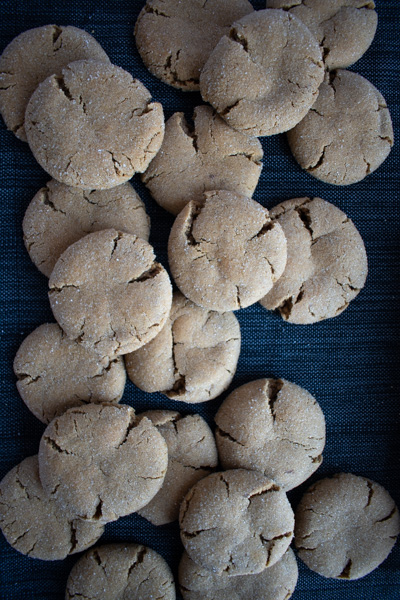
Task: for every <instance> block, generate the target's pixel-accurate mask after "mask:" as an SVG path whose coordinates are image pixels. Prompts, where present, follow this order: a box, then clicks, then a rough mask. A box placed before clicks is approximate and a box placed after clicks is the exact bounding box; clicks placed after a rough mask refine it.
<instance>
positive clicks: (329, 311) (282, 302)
mask: <svg viewBox="0 0 400 600" xmlns="http://www.w3.org/2000/svg"><path fill="white" fill-rule="evenodd" d="M270 214H271V217H272V221H273V222H277V223H279V224H280V225H281V226H282V229H283V231H284V233H285V235H286V238H287V263H286V268H285V271H284V273H283V275H282V277H281V278H280V279H279V281H277V282H276V284H275V285H274V287H273V289H272V290H271V291H270V292H269V293H268V294H267V295H266V296H264V298H263V299H262V300H261V301H260V303H261V304H262V306H264V307H265V308H267V309H268V310H277V311H278V312H279V313H280V314H281V316H282V317H283V318H284V319H285V320H286V321H289V323H300V324H305V323H316V322H317V321H322V320H323V319H329V318H330V317H335V316H336V315H339V314H340V313H341V312H343V311H344V310H345V308H347V306H348V305H349V303H350V302H351V301H352V300H353V299H354V298H355V297H356V296H357V294H358V293H359V291H360V290H361V289H362V288H363V287H364V284H365V280H366V277H367V272H368V262H367V255H366V252H365V246H364V242H363V240H362V238H361V236H360V234H359V233H358V231H357V229H356V228H355V226H354V224H353V222H352V221H351V220H350V219H349V218H348V217H347V216H346V215H345V214H344V212H342V211H341V210H339V209H338V208H337V207H336V206H333V204H330V203H329V202H326V201H325V200H322V199H321V198H293V199H292V200H286V201H285V202H281V204H278V205H277V206H275V207H274V208H272V209H271V211H270Z"/></svg>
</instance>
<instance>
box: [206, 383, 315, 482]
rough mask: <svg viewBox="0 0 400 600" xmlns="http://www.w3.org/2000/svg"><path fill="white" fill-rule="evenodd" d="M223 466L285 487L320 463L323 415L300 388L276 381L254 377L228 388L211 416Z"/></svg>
mask: <svg viewBox="0 0 400 600" xmlns="http://www.w3.org/2000/svg"><path fill="white" fill-rule="evenodd" d="M215 422H216V424H217V429H216V431H215V439H216V442H217V446H218V455H219V458H220V461H221V465H222V467H223V468H224V469H252V470H255V471H260V472H261V473H263V474H264V475H265V476H266V477H271V479H273V480H274V481H276V482H277V483H278V484H279V485H280V486H281V488H282V489H283V490H285V491H288V490H291V489H292V488H294V487H297V486H298V485H300V484H301V483H303V481H305V480H306V479H308V478H309V477H310V476H311V475H312V474H313V473H314V471H316V470H317V469H318V467H319V466H320V464H321V463H322V451H323V449H324V446H325V419H324V415H323V413H322V410H321V408H320V406H319V404H318V402H317V401H316V400H315V398H313V396H311V394H309V393H308V392H307V391H306V390H304V389H303V388H301V387H299V386H298V385H295V384H294V383H289V382H288V381H285V380H282V379H258V380H257V381H251V382H250V383H246V384H245V385H242V386H240V387H239V388H237V389H236V390H234V391H233V392H232V393H231V394H230V395H229V396H228V397H227V398H226V399H225V400H224V402H223V403H222V404H221V406H220V408H219V410H218V412H217V414H216V415H215Z"/></svg>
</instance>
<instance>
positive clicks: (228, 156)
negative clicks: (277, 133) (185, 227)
mask: <svg viewBox="0 0 400 600" xmlns="http://www.w3.org/2000/svg"><path fill="white" fill-rule="evenodd" d="M193 120H194V130H193V131H190V128H189V125H188V123H187V122H186V120H185V117H184V115H183V113H175V114H174V115H172V117H171V118H170V119H169V120H168V121H167V123H166V125H165V135H164V140H163V143H162V146H161V149H160V152H159V153H158V154H157V156H156V157H155V158H154V160H152V161H151V163H150V166H149V168H148V169H147V171H146V172H145V173H144V175H142V181H143V182H144V183H145V185H146V186H147V187H148V189H149V190H150V193H151V195H152V196H153V198H154V200H155V201H156V202H157V203H158V204H159V205H160V206H162V207H163V208H165V209H166V210H168V211H169V212H171V213H172V214H174V215H177V214H178V213H179V212H180V211H181V210H182V208H183V207H184V206H186V204H187V203H188V202H189V200H199V199H201V198H202V196H203V193H204V192H205V191H209V190H218V189H220V190H229V191H232V192H238V193H239V194H244V195H245V196H248V197H249V198H250V197H251V196H252V195H253V192H254V190H255V188H256V185H257V183H258V179H259V177H260V173H261V168H262V164H261V159H262V156H263V151H262V146H261V144H260V142H259V140H258V139H257V138H251V137H249V136H248V135H246V134H244V133H241V132H239V131H235V130H234V129H232V127H229V125H227V124H226V123H225V121H224V120H223V119H221V117H219V116H218V115H217V113H216V112H215V111H213V109H212V108H211V107H210V106H198V107H197V108H195V109H194V117H193Z"/></svg>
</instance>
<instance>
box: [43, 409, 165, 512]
mask: <svg viewBox="0 0 400 600" xmlns="http://www.w3.org/2000/svg"><path fill="white" fill-rule="evenodd" d="M167 462H168V454H167V445H166V443H165V441H164V438H163V437H162V435H161V434H160V433H158V431H157V429H156V428H155V427H154V425H152V423H151V422H150V421H149V419H141V421H140V422H139V421H138V420H137V418H136V417H135V411H134V410H133V408H131V407H130V406H124V405H118V404H116V405H112V404H103V405H101V404H87V405H86V406H81V407H79V408H70V409H69V410H68V411H67V412H65V413H64V414H63V415H61V417H57V418H56V419H54V420H53V421H52V422H51V423H50V425H48V426H47V428H46V430H45V431H44V433H43V436H42V438H41V440H40V446H39V469H40V479H41V482H42V485H43V488H44V489H45V491H46V493H47V494H49V495H51V496H52V497H53V498H54V500H55V501H57V503H58V505H59V506H60V507H62V508H63V509H64V510H65V511H66V513H67V514H69V513H72V514H74V515H79V517H80V518H82V519H85V520H88V521H98V522H100V523H108V522H109V521H115V520H116V519H118V517H122V516H124V515H128V514H130V513H132V512H135V511H137V510H139V509H140V508H142V507H143V506H145V505H146V504H147V503H148V502H150V500H151V499H152V498H153V496H155V494H156V493H157V492H158V490H159V489H160V488H161V486H162V484H163V481H164V477H165V473H166V470H167Z"/></svg>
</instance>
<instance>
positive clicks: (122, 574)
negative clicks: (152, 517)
mask: <svg viewBox="0 0 400 600" xmlns="http://www.w3.org/2000/svg"><path fill="white" fill-rule="evenodd" d="M83 598H87V599H88V600H89V598H90V600H122V599H126V600H129V599H131V600H151V599H152V598H154V599H157V600H175V598H176V595H175V584H174V578H173V576H172V573H171V569H170V568H169V566H168V565H167V563H166V562H165V560H164V559H163V558H162V556H160V555H159V554H158V553H157V552H155V551H154V550H151V548H146V546H141V545H139V544H107V545H104V546H98V547H97V548H93V550H89V552H86V554H84V556H82V558H81V559H80V560H79V561H78V562H77V563H76V564H75V566H74V567H73V569H72V571H71V573H70V574H69V577H68V581H67V589H66V592H65V600H82V599H83Z"/></svg>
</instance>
